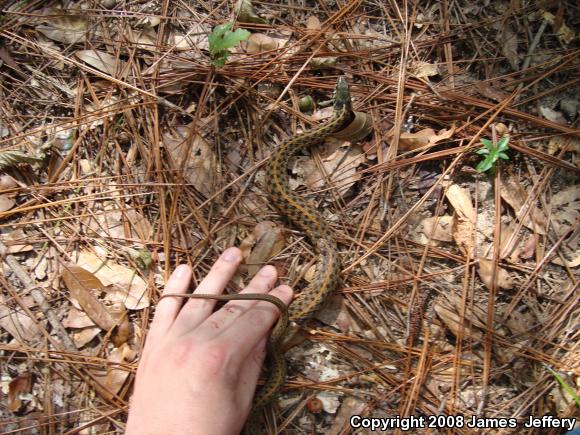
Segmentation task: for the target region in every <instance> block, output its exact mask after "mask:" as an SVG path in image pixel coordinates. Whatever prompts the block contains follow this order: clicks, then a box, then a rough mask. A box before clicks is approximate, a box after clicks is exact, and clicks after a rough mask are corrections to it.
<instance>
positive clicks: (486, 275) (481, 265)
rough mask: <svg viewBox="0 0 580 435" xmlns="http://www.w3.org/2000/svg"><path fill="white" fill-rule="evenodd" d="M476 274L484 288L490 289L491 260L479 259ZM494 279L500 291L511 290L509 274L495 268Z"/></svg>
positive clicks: (512, 283) (512, 284)
mask: <svg viewBox="0 0 580 435" xmlns="http://www.w3.org/2000/svg"><path fill="white" fill-rule="evenodd" d="M477 273H478V275H479V277H480V278H481V280H482V281H483V283H484V284H485V286H486V287H487V288H489V289H491V284H492V275H493V260H487V259H485V258H480V259H479V261H478V267H477ZM495 279H496V282H497V287H498V288H502V289H510V288H513V286H514V282H513V280H512V278H511V276H510V274H509V273H508V272H507V271H506V270H505V269H502V268H501V267H499V266H498V267H497V271H496V274H495Z"/></svg>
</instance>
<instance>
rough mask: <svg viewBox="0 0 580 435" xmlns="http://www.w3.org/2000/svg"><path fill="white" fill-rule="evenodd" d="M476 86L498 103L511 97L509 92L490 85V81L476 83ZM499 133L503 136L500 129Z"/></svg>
mask: <svg viewBox="0 0 580 435" xmlns="http://www.w3.org/2000/svg"><path fill="white" fill-rule="evenodd" d="M475 88H476V89H477V90H478V92H479V93H480V94H481V95H483V96H484V97H487V98H489V99H490V100H493V101H495V102H498V103H501V102H502V101H505V100H506V99H507V98H508V97H509V94H508V93H506V92H502V91H500V90H499V89H496V88H494V87H493V86H492V85H490V84H489V83H486V82H477V83H475ZM498 134H499V135H500V136H502V133H500V132H499V131H498Z"/></svg>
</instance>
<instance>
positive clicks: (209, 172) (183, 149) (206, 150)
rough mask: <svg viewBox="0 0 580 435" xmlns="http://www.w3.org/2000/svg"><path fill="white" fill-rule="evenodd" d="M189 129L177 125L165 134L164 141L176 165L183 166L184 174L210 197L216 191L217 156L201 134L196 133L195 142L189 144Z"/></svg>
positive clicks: (196, 187)
mask: <svg viewBox="0 0 580 435" xmlns="http://www.w3.org/2000/svg"><path fill="white" fill-rule="evenodd" d="M189 130H190V129H189V127H185V126H182V127H177V128H175V129H174V130H173V131H172V132H171V133H167V134H164V135H163V143H164V146H165V147H166V148H167V151H168V152H169V155H170V156H171V159H172V160H173V165H174V167H175V168H183V170H184V175H185V176H186V177H187V180H188V181H189V182H190V183H191V184H192V185H193V187H195V189H197V191H199V192H200V193H202V194H203V195H205V196H207V197H209V196H211V195H212V194H213V193H215V187H216V185H215V182H216V173H217V164H218V163H217V158H216V155H215V152H214V150H213V148H212V147H211V146H210V144H209V143H208V142H206V140H205V139H203V138H202V137H201V136H199V135H194V137H193V143H192V144H191V146H189V145H190V141H191V139H190V138H189ZM184 161H185V162H184Z"/></svg>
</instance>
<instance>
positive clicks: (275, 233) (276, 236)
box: [246, 221, 285, 276]
mask: <svg viewBox="0 0 580 435" xmlns="http://www.w3.org/2000/svg"><path fill="white" fill-rule="evenodd" d="M252 237H253V239H254V240H255V242H254V244H253V247H252V249H251V251H250V252H249V255H248V257H247V258H246V264H247V271H248V275H249V276H254V275H255V274H256V273H257V272H258V270H259V269H260V268H261V267H262V266H263V265H264V264H265V263H266V262H268V260H270V259H271V258H272V257H274V256H275V255H276V254H278V253H279V252H280V251H281V250H282V249H283V248H284V245H285V240H284V235H283V234H282V228H281V227H280V226H279V225H276V224H275V223H274V222H271V221H263V222H260V223H258V224H257V225H256V226H255V227H254V231H253V232H252Z"/></svg>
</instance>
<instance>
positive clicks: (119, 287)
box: [77, 251, 149, 310]
mask: <svg viewBox="0 0 580 435" xmlns="http://www.w3.org/2000/svg"><path fill="white" fill-rule="evenodd" d="M77 266H80V267H82V268H84V269H86V270H88V271H89V272H91V273H93V274H94V275H95V276H96V277H97V278H98V279H99V280H100V281H101V282H102V283H103V285H104V286H105V290H106V291H107V299H109V300H111V301H113V302H116V301H120V302H122V303H123V304H124V305H125V307H126V308H127V309H128V310H142V309H143V308H146V307H148V306H149V296H148V294H147V283H146V282H145V281H144V280H143V278H141V277H140V276H139V275H137V272H136V271H135V270H133V269H130V268H128V267H125V266H121V265H119V264H115V263H114V262H113V261H108V260H101V259H100V258H99V257H97V256H96V255H95V254H93V253H91V252H87V251H83V252H81V253H80V254H79V258H78V262H77Z"/></svg>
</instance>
